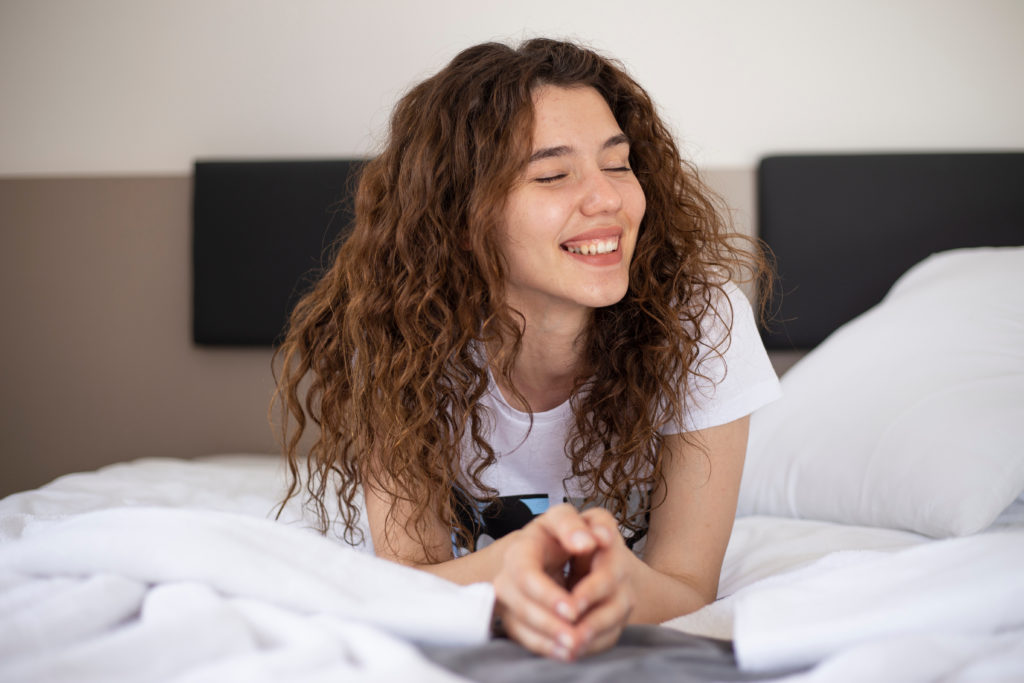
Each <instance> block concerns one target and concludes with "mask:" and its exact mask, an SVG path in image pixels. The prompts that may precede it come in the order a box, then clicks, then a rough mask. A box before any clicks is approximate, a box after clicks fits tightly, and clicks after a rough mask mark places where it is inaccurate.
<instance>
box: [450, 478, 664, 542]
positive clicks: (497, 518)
mask: <svg viewBox="0 0 1024 683" xmlns="http://www.w3.org/2000/svg"><path fill="white" fill-rule="evenodd" d="M458 498H459V500H458V505H457V513H458V515H459V521H460V522H461V523H462V525H463V526H464V527H465V528H466V529H468V530H469V532H470V534H471V535H472V537H473V545H474V547H475V548H476V549H477V550H480V549H481V548H485V547H487V546H488V545H490V544H491V543H493V542H494V541H496V540H497V539H499V538H501V537H502V536H504V535H506V534H508V533H511V532H513V531H516V530H517V529H522V528H523V527H524V526H526V525H527V524H528V523H529V522H530V520H532V519H533V518H534V517H536V516H537V515H540V514H543V513H544V512H546V511H547V510H548V508H550V507H551V499H550V497H549V496H548V495H547V494H546V493H534V494H528V495H521V496H501V497H499V498H498V499H497V500H495V501H493V502H488V501H476V500H473V499H471V498H470V497H469V496H467V495H466V494H465V493H463V492H462V491H460V492H459V493H458ZM562 502H563V503H570V504H572V505H573V506H574V507H575V508H576V509H577V510H583V509H585V508H586V507H591V506H593V503H592V504H591V505H584V501H583V499H582V498H579V499H576V498H568V497H564V496H563V498H562ZM631 502H632V501H631ZM644 520H645V522H648V521H650V513H649V512H648V513H647V514H646V515H645V516H644ZM646 535H647V525H646V524H645V525H644V528H643V530H642V531H640V532H639V533H636V534H632V535H630V536H628V537H627V538H626V547H628V548H630V549H633V547H634V546H635V545H636V544H637V543H638V542H639V541H640V540H641V539H642V538H643V537H644V536H646ZM452 546H453V550H454V551H455V556H456V557H458V556H459V555H462V554H464V553H465V549H460V548H458V547H457V546H458V543H457V541H456V538H455V534H454V533H453V534H452Z"/></svg>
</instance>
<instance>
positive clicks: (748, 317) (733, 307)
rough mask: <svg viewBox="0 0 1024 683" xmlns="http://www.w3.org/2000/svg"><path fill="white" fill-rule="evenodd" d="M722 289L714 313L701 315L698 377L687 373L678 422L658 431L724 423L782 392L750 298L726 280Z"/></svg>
mask: <svg viewBox="0 0 1024 683" xmlns="http://www.w3.org/2000/svg"><path fill="white" fill-rule="evenodd" d="M724 290H725V294H726V295H727V297H728V302H727V303H726V302H724V301H723V302H719V305H716V306H715V309H716V311H717V315H713V314H709V315H707V316H705V322H704V325H706V329H705V330H704V333H705V334H704V337H703V339H705V340H707V341H705V342H702V348H701V353H700V356H699V358H698V365H697V369H698V376H691V386H690V396H689V398H688V400H687V401H686V402H685V405H686V406H687V411H686V414H685V415H684V416H683V422H682V424H680V423H679V422H678V421H675V420H674V421H672V422H670V423H669V424H667V425H665V427H664V428H662V430H661V432H662V434H676V433H679V432H685V431H695V430H698V429H706V428H708V427H715V426H717V425H722V424H726V423H728V422H732V421H733V420H738V419H739V418H741V417H744V416H746V415H749V414H751V413H752V412H754V411H755V410H757V409H758V408H760V407H761V406H763V405H766V404H768V403H771V402H772V401H774V400H776V399H777V398H779V397H780V396H781V395H782V389H781V387H780V385H779V378H778V376H777V375H776V374H775V369H774V368H773V367H772V364H771V360H769V358H768V352H767V351H766V350H765V348H764V344H763V343H762V342H761V336H760V335H759V334H758V331H757V324H756V323H755V321H754V311H753V310H752V309H751V307H750V302H749V301H747V297H746V296H744V294H743V292H741V291H740V289H739V287H737V286H736V285H734V284H732V283H727V284H726V285H725V287H724ZM730 324H731V331H730V329H729V328H730ZM715 346H717V348H713V347H715Z"/></svg>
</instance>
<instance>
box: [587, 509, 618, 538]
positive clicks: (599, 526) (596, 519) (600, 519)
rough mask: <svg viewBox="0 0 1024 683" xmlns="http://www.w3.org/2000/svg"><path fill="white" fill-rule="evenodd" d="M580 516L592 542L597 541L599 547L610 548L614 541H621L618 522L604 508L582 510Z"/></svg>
mask: <svg viewBox="0 0 1024 683" xmlns="http://www.w3.org/2000/svg"><path fill="white" fill-rule="evenodd" d="M580 516H581V517H582V518H583V521H584V522H586V524H587V527H588V528H589V529H590V532H591V534H592V535H593V537H594V540H596V541H597V543H598V545H599V546H601V547H604V548H607V547H610V546H612V545H613V544H614V543H615V542H616V541H620V540H622V535H621V534H620V533H619V523H618V521H617V520H616V519H615V517H614V516H613V515H612V513H610V512H608V511H607V510H605V509H604V508H601V507H593V508H589V509H587V510H584V511H583V513H582V514H581V515H580Z"/></svg>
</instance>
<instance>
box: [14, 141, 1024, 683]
mask: <svg viewBox="0 0 1024 683" xmlns="http://www.w3.org/2000/svg"><path fill="white" fill-rule="evenodd" d="M986 173H987V174H988V175H985V174H986ZM979 174H981V175H980V177H982V178H988V181H984V182H979V181H978V180H977V178H978V177H979ZM964 178H972V179H973V180H971V181H970V182H967V181H965V180H964ZM944 183H946V184H947V185H944ZM758 187H759V193H760V194H759V207H760V209H759V216H760V223H761V231H762V234H763V235H764V236H765V238H766V239H767V240H768V241H769V243H770V244H771V245H772V247H773V249H774V250H775V253H776V258H777V261H778V270H779V273H780V279H781V283H780V286H779V288H778V291H779V292H780V294H781V298H779V299H777V300H775V301H774V302H773V303H772V309H773V310H774V312H775V316H774V317H775V321H776V322H775V323H774V324H773V325H772V326H771V329H769V330H766V331H765V338H766V343H767V344H768V346H769V347H770V348H771V349H773V350H775V351H778V352H782V353H787V354H797V355H800V356H801V357H800V360H799V361H798V362H797V363H796V364H795V365H794V366H793V367H792V368H791V369H790V370H789V371H787V372H786V373H785V375H784V376H783V380H782V381H783V389H784V394H785V395H784V398H783V399H781V400H780V401H778V402H776V403H775V404H772V405H770V406H768V407H766V408H765V409H763V410H761V411H759V412H758V413H756V414H755V416H754V418H753V419H752V423H751V438H750V446H749V450H748V456H747V465H746V468H745V471H744V477H743V483H742V487H741V493H740V505H739V511H738V512H739V514H738V517H737V520H736V524H735V527H734V531H733V535H732V538H731V541H730V544H729V548H728V551H727V554H726V559H725V563H724V566H723V570H722V577H721V583H720V589H719V599H718V601H716V602H715V603H713V604H711V605H709V606H708V607H706V608H704V609H702V610H700V611H698V612H696V613H694V614H691V615H687V616H684V617H680V618H678V619H674V620H672V621H670V622H667V623H665V624H662V625H660V626H646V627H639V626H637V627H629V628H628V629H627V630H626V632H625V633H624V635H623V637H622V639H621V641H620V642H619V644H618V645H617V646H616V647H615V648H613V649H612V650H610V651H608V652H606V653H603V654H601V655H598V656H595V657H592V658H589V659H587V660H584V661H582V662H578V663H575V664H563V663H559V662H554V661H548V660H544V659H541V658H537V657H534V656H532V655H530V654H528V653H526V652H524V651H523V650H522V649H521V648H519V647H518V646H517V645H516V644H514V643H511V642H509V641H507V640H500V639H498V640H492V639H491V638H490V637H489V635H488V634H489V618H490V604H491V601H492V599H493V596H492V593H491V590H490V588H489V586H487V585H476V586H470V587H457V586H454V585H451V584H448V583H446V582H444V581H442V580H440V579H436V578H434V577H431V576H428V575H426V574H423V573H420V572H416V571H413V570H409V569H406V568H403V567H399V566H396V565H393V564H390V563H387V562H384V561H381V560H378V559H377V558H375V557H373V556H372V554H369V553H367V552H364V551H362V550H360V549H357V548H349V547H346V546H344V545H343V544H342V543H341V541H339V540H338V538H337V535H336V534H335V533H334V530H331V531H329V533H328V534H327V536H326V537H325V536H321V535H319V534H318V533H316V532H315V531H313V530H312V525H313V518H312V516H311V515H310V513H309V512H308V511H307V510H305V509H303V507H302V506H301V505H300V504H298V503H296V502H291V503H289V504H288V505H287V506H286V507H285V508H284V509H283V510H282V512H281V514H280V516H278V517H276V516H275V514H274V512H275V506H276V504H277V502H278V501H279V500H280V498H281V494H282V492H283V490H284V483H285V480H284V471H283V467H282V464H281V462H280V461H279V459H278V458H277V457H275V456H272V455H259V454H221V455H215V456H211V457H208V458H203V459H199V460H184V459H181V460H178V459H167V458H164V459H158V458H140V459H139V460H135V461H132V462H127V463H120V464H116V465H110V466H108V467H105V468H102V469H100V470H97V471H93V472H82V473H77V474H71V475H67V476H64V477H61V478H59V479H57V480H55V481H54V482H52V483H50V484H48V485H46V486H43V487H41V488H39V489H35V490H32V491H25V492H22V493H18V494H15V495H12V496H9V497H8V498H6V499H4V500H2V501H0V680H4V681H8V680H10V681H82V680H102V681H149V680H152V681H228V680H230V681H234V680H238V681H321V680H323V681H326V680H374V681H385V680H401V681H464V680H475V681H523V680H531V681H621V680H630V681H663V680H664V681H669V680H671V681H688V680H693V681H727V680H785V681H826V682H828V681H850V680H902V681H931V680H944V681H945V680H949V681H980V680H984V681H989V680H1021V679H1024V571H1021V567H1022V566H1024V246H1021V245H1024V208H1022V207H1024V198H1022V193H1021V192H1020V191H1019V188H1020V187H1024V155H1022V154H985V155H848V156H821V157H773V158H771V159H766V160H764V162H763V163H762V165H761V167H760V168H759V179H758ZM993 187H995V188H997V189H996V190H993V189H992V188H993ZM999 188H1001V189H999ZM808 196H812V197H813V201H812V200H807V197H808ZM936 204H938V205H939V209H938V210H936V208H935V207H936ZM812 205H813V206H812ZM851 212H852V213H854V214H855V216H854V217H853V223H852V224H851V223H850V220H851ZM851 225H852V227H851ZM921 225H923V226H924V228H921V227H920V226H921ZM837 226H838V227H837ZM929 226H930V228H929ZM793 235H802V236H801V237H799V238H794V237H793ZM808 235H811V237H810V238H809V237H808ZM939 235H941V238H940V237H939ZM933 238H934V239H933ZM318 239H322V237H320V238H318ZM808 247H810V248H808ZM865 249H866V251H865ZM889 254H892V255H894V257H895V258H896V263H895V265H893V264H892V263H890V262H889V258H888V255H889ZM897 254H898V256H895V255H897ZM837 274H839V277H838V280H837V279H836V277H837ZM829 283H831V284H829ZM826 287H828V288H830V289H826ZM289 294H290V293H289ZM807 294H811V296H807ZM854 294H855V295H854ZM840 300H842V301H843V302H844V303H842V304H841V307H842V308H843V310H844V311H845V312H844V313H843V315H842V316H840V317H839V318H837V317H836V315H835V309H836V308H837V307H840V304H838V303H836V302H837V301H840ZM851 301H852V303H850V302H851ZM805 323H806V324H807V325H805ZM263 324H264V326H266V323H263ZM272 324H273V321H271V329H269V331H268V332H267V333H266V334H267V335H271V336H272V335H273V334H274V330H273V329H272ZM218 334H219V333H218ZM248 339H251V337H248ZM211 343H224V342H223V341H222V340H221V339H220V338H219V337H218V339H217V340H216V341H215V342H211ZM246 343H249V342H246Z"/></svg>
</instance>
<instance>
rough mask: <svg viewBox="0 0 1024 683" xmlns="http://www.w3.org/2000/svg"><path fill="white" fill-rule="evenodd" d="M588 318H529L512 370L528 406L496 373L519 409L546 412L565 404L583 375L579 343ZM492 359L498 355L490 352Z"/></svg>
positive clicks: (517, 387) (513, 377)
mask: <svg viewBox="0 0 1024 683" xmlns="http://www.w3.org/2000/svg"><path fill="white" fill-rule="evenodd" d="M588 321H589V311H588V312H587V317H582V316H580V317H577V319H576V320H572V319H571V318H570V317H567V316H548V317H545V318H543V319H540V320H536V319H531V318H529V317H528V318H527V319H526V321H525V327H524V330H523V343H522V347H521V348H520V351H519V355H518V356H517V358H516V362H515V367H514V368H513V370H512V381H513V382H514V384H515V388H516V389H517V390H518V391H519V393H520V394H521V395H522V397H523V398H524V399H526V403H527V405H524V404H523V402H522V401H521V400H519V399H517V398H516V396H515V392H514V391H513V390H512V387H510V386H507V383H506V381H505V379H504V378H503V377H501V374H500V372H497V371H496V372H494V378H495V382H496V383H497V385H498V389H499V390H501V393H502V396H504V398H505V400H506V401H507V402H508V403H509V405H511V406H513V407H514V408H516V409H517V410H522V411H530V412H543V411H546V410H551V409H552V408H555V407H557V406H559V405H561V404H562V403H565V401H567V400H568V399H569V397H570V396H571V395H572V392H573V389H574V388H575V387H576V381H577V379H579V378H580V376H581V375H582V374H584V371H585V369H584V368H583V362H582V354H583V350H582V348H581V346H580V344H581V341H582V332H583V331H584V329H585V328H586V324H587V322H588ZM490 355H491V357H492V358H494V357H495V354H490Z"/></svg>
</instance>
